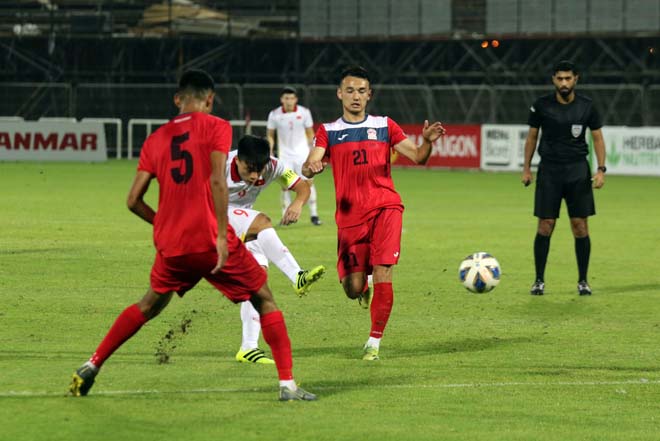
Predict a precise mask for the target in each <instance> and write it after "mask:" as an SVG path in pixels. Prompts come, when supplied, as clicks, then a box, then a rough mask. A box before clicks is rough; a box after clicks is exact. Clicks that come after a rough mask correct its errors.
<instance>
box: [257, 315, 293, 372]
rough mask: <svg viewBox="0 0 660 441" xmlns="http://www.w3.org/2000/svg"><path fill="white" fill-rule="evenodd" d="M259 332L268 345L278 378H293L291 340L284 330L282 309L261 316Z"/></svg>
mask: <svg viewBox="0 0 660 441" xmlns="http://www.w3.org/2000/svg"><path fill="white" fill-rule="evenodd" d="M261 332H262V333H263V335H264V340H266V343H268V346H270V350H271V352H272V353H273V359H275V366H277V373H278V375H279V377H280V380H293V359H292V358H291V340H289V334H288V333H287V332H286V324H285V323H284V316H283V315H282V311H273V312H269V313H268V314H265V315H262V316H261Z"/></svg>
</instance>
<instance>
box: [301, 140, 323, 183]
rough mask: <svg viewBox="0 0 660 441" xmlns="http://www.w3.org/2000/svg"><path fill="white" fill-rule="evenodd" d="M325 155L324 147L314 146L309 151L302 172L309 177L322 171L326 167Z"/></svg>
mask: <svg viewBox="0 0 660 441" xmlns="http://www.w3.org/2000/svg"><path fill="white" fill-rule="evenodd" d="M324 156H325V149H324V148H323V147H319V146H316V147H314V149H313V150H312V151H311V152H309V156H308V157H307V161H306V162H305V163H304V164H303V166H302V174H303V175H304V176H305V177H307V178H311V177H313V176H315V175H318V174H319V173H321V172H322V171H323V169H324V168H325V165H323V157H324Z"/></svg>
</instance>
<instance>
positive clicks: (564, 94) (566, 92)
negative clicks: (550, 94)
mask: <svg viewBox="0 0 660 441" xmlns="http://www.w3.org/2000/svg"><path fill="white" fill-rule="evenodd" d="M557 92H559V95H561V97H562V98H564V99H568V97H569V96H571V93H573V88H572V87H570V88H569V87H561V88H557Z"/></svg>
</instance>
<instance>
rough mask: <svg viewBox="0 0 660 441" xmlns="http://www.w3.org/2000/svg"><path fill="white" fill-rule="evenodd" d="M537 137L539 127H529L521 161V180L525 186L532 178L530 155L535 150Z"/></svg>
mask: <svg viewBox="0 0 660 441" xmlns="http://www.w3.org/2000/svg"><path fill="white" fill-rule="evenodd" d="M538 137H539V129H538V128H537V127H530V128H529V133H527V139H526V140H525V161H524V163H523V173H522V178H521V181H522V183H523V184H525V187H527V186H528V185H529V184H531V183H532V182H533V180H534V178H533V176H532V157H533V156H534V151H536V141H537V140H538Z"/></svg>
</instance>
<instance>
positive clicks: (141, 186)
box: [126, 170, 156, 224]
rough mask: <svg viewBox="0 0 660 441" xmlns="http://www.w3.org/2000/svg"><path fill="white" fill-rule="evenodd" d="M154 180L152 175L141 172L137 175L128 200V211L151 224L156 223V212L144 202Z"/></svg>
mask: <svg viewBox="0 0 660 441" xmlns="http://www.w3.org/2000/svg"><path fill="white" fill-rule="evenodd" d="M152 179H153V176H152V175H151V173H148V172H146V171H144V170H139V171H138V172H137V173H136V174H135V179H134V180H133V185H132V186H131V189H130V190H129V192H128V198H127V199H126V205H127V206H128V209H129V210H131V211H132V212H133V213H135V214H136V215H138V216H139V217H140V218H141V219H143V220H144V221H145V222H148V223H150V224H153V223H154V217H155V216H156V212H155V211H154V210H153V208H151V206H149V204H147V203H146V202H144V195H145V194H146V193H147V190H148V189H149V184H150V183H151V180H152Z"/></svg>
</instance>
